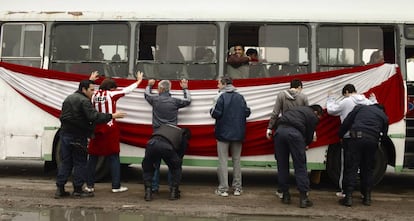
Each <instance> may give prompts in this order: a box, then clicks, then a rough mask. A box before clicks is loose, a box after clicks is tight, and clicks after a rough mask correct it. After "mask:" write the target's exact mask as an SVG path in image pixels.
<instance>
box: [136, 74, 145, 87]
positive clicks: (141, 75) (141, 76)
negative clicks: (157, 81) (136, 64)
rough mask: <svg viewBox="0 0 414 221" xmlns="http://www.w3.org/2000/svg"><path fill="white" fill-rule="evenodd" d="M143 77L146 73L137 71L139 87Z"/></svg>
mask: <svg viewBox="0 0 414 221" xmlns="http://www.w3.org/2000/svg"><path fill="white" fill-rule="evenodd" d="M143 76H144V72H141V71H137V83H138V85H139V84H140V83H141V82H142V78H143Z"/></svg>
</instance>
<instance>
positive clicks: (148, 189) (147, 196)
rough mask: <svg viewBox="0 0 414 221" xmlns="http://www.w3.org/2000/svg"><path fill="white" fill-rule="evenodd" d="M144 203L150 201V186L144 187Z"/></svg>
mask: <svg viewBox="0 0 414 221" xmlns="http://www.w3.org/2000/svg"><path fill="white" fill-rule="evenodd" d="M144 199H145V201H151V200H152V190H151V185H150V186H145V196H144Z"/></svg>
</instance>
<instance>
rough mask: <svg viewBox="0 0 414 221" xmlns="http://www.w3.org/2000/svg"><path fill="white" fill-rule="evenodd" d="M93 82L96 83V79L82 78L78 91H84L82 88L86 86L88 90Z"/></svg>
mask: <svg viewBox="0 0 414 221" xmlns="http://www.w3.org/2000/svg"><path fill="white" fill-rule="evenodd" d="M91 84H95V82H94V81H91V80H82V81H81V82H79V87H78V91H79V92H82V89H83V88H85V89H86V90H88V88H89V85H91Z"/></svg>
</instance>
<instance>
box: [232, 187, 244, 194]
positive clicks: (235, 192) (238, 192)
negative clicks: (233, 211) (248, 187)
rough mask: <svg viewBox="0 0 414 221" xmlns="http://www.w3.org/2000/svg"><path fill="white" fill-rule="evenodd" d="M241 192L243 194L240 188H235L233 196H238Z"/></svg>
mask: <svg viewBox="0 0 414 221" xmlns="http://www.w3.org/2000/svg"><path fill="white" fill-rule="evenodd" d="M242 192H243V190H242V189H240V188H236V189H234V191H233V195H235V196H240V195H241V193H242Z"/></svg>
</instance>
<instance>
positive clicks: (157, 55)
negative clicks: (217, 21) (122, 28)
mask: <svg viewBox="0 0 414 221" xmlns="http://www.w3.org/2000/svg"><path fill="white" fill-rule="evenodd" d="M137 31H139V40H138V42H139V44H138V50H137V51H138V56H137V57H138V59H137V61H136V67H137V69H138V70H140V71H143V72H144V73H145V74H146V76H147V77H148V78H155V79H171V80H174V79H181V78H187V79H215V78H216V73H217V59H216V55H217V54H216V52H217V45H216V43H217V27H216V26H215V25H213V24H193V23H192V24H165V23H162V24H153V23H151V24H141V25H139V27H138V28H137Z"/></svg>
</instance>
